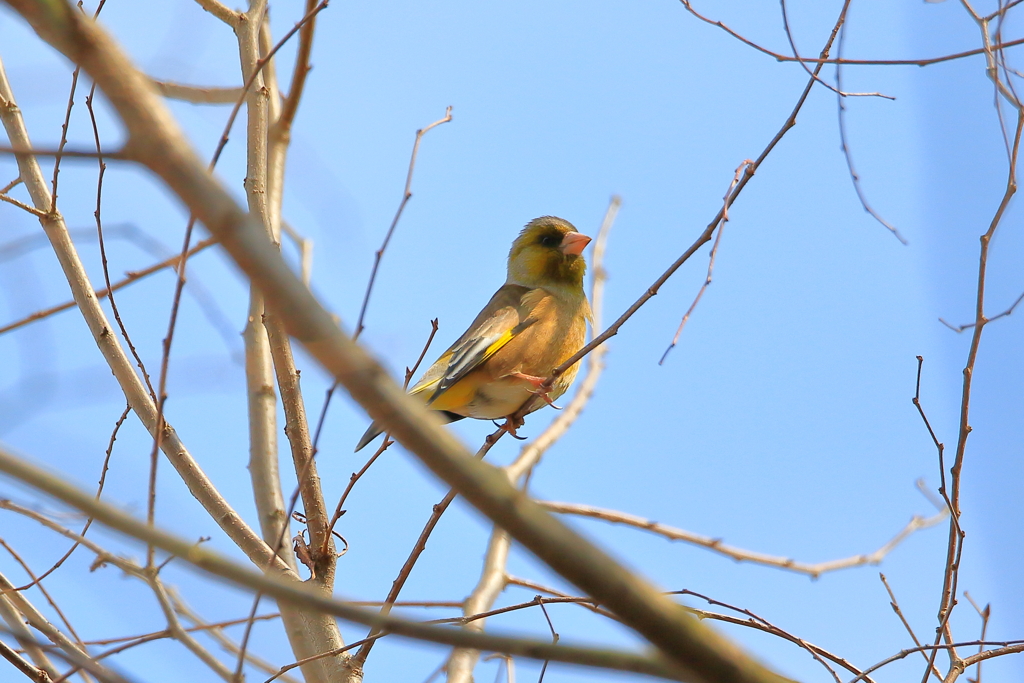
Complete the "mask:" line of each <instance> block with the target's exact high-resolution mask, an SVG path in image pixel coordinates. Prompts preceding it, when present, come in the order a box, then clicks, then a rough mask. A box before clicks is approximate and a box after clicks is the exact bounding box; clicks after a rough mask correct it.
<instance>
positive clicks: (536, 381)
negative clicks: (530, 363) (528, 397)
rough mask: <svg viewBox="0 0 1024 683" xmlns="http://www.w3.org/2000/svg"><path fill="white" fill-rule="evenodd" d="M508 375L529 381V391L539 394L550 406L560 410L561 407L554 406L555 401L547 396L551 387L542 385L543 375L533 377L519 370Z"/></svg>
mask: <svg viewBox="0 0 1024 683" xmlns="http://www.w3.org/2000/svg"><path fill="white" fill-rule="evenodd" d="M509 376H510V377H515V378H516V379H521V380H524V381H526V382H529V383H530V384H531V385H533V391H531V392H530V393H532V394H537V395H538V396H540V397H541V398H542V399H544V402H545V403H547V404H548V405H549V406H551V407H552V408H554V409H555V410H561V408H559V407H558V406H556V405H555V402H554V401H552V400H551V397H550V396H548V392H549V391H551V389H550V388H547V387H545V386H544V380H545V378H544V377H534V376H533V375H524V374H523V373H521V372H513V373H511V374H510V375H509Z"/></svg>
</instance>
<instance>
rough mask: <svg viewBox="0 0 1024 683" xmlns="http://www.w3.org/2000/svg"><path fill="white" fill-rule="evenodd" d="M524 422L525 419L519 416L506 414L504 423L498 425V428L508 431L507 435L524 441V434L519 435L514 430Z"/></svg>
mask: <svg viewBox="0 0 1024 683" xmlns="http://www.w3.org/2000/svg"><path fill="white" fill-rule="evenodd" d="M525 423H526V420H524V419H523V418H521V417H516V416H515V415H508V416H507V417H505V423H504V424H500V425H498V428H499V429H503V430H504V431H506V432H508V434H509V436H511V437H512V438H513V439H519V440H520V441H526V437H525V436H519V434H517V433H516V430H517V429H519V428H520V427H522V426H523V424H525ZM495 424H497V423H495Z"/></svg>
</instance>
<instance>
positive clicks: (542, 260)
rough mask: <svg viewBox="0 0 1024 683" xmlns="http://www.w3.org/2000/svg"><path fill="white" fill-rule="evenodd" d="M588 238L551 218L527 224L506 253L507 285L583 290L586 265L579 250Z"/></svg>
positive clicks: (567, 223) (564, 222)
mask: <svg viewBox="0 0 1024 683" xmlns="http://www.w3.org/2000/svg"><path fill="white" fill-rule="evenodd" d="M589 243H590V238H589V237H587V236H586V235H583V234H581V233H579V232H577V231H576V228H574V227H573V225H572V223H570V222H569V221H566V220H562V219H561V218H555V217H554V216H542V217H540V218H535V219H533V220H532V221H530V222H529V223H528V224H527V225H526V227H525V228H523V231H522V232H521V233H519V237H517V238H516V241H515V242H513V243H512V249H511V250H510V251H509V253H508V282H509V283H512V284H517V285H522V286H524V287H544V288H546V289H550V288H552V287H560V288H565V287H567V288H571V289H572V290H574V291H575V290H577V289H578V290H580V291H582V289H583V274H584V273H586V272H587V264H586V262H585V261H584V260H583V256H582V253H583V249H584V248H585V247H586V246H587V244H589Z"/></svg>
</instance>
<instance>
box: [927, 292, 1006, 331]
mask: <svg viewBox="0 0 1024 683" xmlns="http://www.w3.org/2000/svg"><path fill="white" fill-rule="evenodd" d="M1021 301H1024V292H1021V295H1020V296H1018V297H1017V299H1016V301H1014V302H1013V304H1011V305H1010V307H1009V308H1007V309H1006V310H1005V311H1003V312H1002V313H999V314H998V315H994V316H992V317H991V318H989V319H988V322H993V321H995V320H999V319H1000V318H1005V317H1006V316H1008V315H1011V314H1012V313H1013V311H1014V309H1015V308H1017V306H1018V304H1020V302H1021ZM939 322H940V323H942V324H943V325H945V326H946V327H948V328H949V329H951V330H953V331H954V332H956V333H957V334H959V333H960V332H963V331H964V330H969V329H971V328H972V327H974V326H975V325H976V324H977V323H966V324H964V325H956V326H954V325H950V324H949V323H948V322H946V321H945V320H943V319H942V318H939Z"/></svg>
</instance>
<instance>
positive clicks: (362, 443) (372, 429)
mask: <svg viewBox="0 0 1024 683" xmlns="http://www.w3.org/2000/svg"><path fill="white" fill-rule="evenodd" d="M383 431H384V430H383V429H381V428H380V427H379V426H378V425H377V423H376V422H371V423H370V426H369V427H367V428H366V431H365V432H363V438H361V439H359V443H357V444H356V453H358V452H359V451H361V450H363V449H364V448H366V444H368V443H370V442H371V441H373V440H374V439H376V438H377V437H378V436H380V435H381V432H383Z"/></svg>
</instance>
